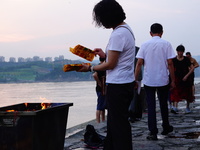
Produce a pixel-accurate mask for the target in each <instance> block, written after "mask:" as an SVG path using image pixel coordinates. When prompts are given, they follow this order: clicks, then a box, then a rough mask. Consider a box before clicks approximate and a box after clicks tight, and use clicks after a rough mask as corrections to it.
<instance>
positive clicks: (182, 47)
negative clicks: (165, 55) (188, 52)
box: [176, 45, 185, 52]
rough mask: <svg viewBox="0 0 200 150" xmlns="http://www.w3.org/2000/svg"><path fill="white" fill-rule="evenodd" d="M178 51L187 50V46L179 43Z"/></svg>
mask: <svg viewBox="0 0 200 150" xmlns="http://www.w3.org/2000/svg"><path fill="white" fill-rule="evenodd" d="M176 51H180V52H185V47H184V46H183V45H179V46H177V48H176Z"/></svg>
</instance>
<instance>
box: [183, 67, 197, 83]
mask: <svg viewBox="0 0 200 150" xmlns="http://www.w3.org/2000/svg"><path fill="white" fill-rule="evenodd" d="M194 69H195V68H194V66H193V65H192V64H191V66H190V67H189V72H188V73H187V74H186V75H185V76H184V77H183V81H186V80H187V78H188V77H189V76H190V75H191V74H192V73H193V72H194Z"/></svg>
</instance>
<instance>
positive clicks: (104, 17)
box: [93, 0, 126, 28]
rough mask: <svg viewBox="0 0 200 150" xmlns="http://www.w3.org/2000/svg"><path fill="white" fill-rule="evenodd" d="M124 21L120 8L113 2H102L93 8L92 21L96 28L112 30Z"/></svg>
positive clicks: (103, 0)
mask: <svg viewBox="0 0 200 150" xmlns="http://www.w3.org/2000/svg"><path fill="white" fill-rule="evenodd" d="M125 19H126V14H125V13H124V10H123V8H122V6H121V5H120V4H119V3H118V2H116V1H115V0H102V1H100V2H99V3H97V4H96V5H95V6H94V9H93V20H94V22H95V23H96V26H98V27H102V26H104V27H105V28H113V27H116V26H118V25H119V24H120V23H122V22H123V21H124V20H125Z"/></svg>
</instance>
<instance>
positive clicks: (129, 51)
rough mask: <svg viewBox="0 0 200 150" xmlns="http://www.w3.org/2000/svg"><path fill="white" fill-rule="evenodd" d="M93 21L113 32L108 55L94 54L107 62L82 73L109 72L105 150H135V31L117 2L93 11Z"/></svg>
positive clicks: (98, 52) (104, 3) (106, 51)
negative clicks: (132, 112)
mask: <svg viewBox="0 0 200 150" xmlns="http://www.w3.org/2000/svg"><path fill="white" fill-rule="evenodd" d="M93 19H94V21H95V23H96V26H98V27H102V26H103V27H105V28H107V29H110V28H112V29H113V31H112V33H111V35H110V39H109V42H108V45H107V47H106V50H105V53H104V52H103V50H102V49H100V48H96V49H94V52H95V54H96V55H99V57H100V58H104V59H105V62H104V63H102V64H100V65H96V66H92V67H90V66H87V65H85V64H83V67H82V68H81V69H80V70H79V71H82V72H85V71H104V70H106V84H107V87H106V102H107V111H108V116H107V136H106V140H105V145H104V150H132V134H131V126H130V123H129V121H128V117H129V112H128V107H129V105H130V102H131V100H132V98H133V91H134V90H133V88H134V80H135V77H134V60H135V38H134V34H133V32H132V30H131V28H130V27H129V26H128V25H127V24H126V23H125V22H124V20H125V19H126V15H125V13H124V11H123V8H122V7H121V5H120V4H119V3H118V2H116V1H108V0H107V1H106V0H102V1H100V2H99V3H98V4H96V5H95V7H94V9H93Z"/></svg>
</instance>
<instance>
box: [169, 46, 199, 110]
mask: <svg viewBox="0 0 200 150" xmlns="http://www.w3.org/2000/svg"><path fill="white" fill-rule="evenodd" d="M176 51H177V56H176V57H175V58H174V59H173V64H174V68H175V84H176V87H175V88H174V89H173V90H172V91H171V92H170V100H171V102H172V103H173V106H172V109H171V112H172V113H174V114H176V113H178V103H179V102H180V101H182V100H186V102H187V103H186V109H185V113H190V112H191V110H190V103H192V102H194V100H195V97H194V69H195V68H197V67H198V66H199V65H198V63H197V62H196V60H195V59H194V58H192V57H191V54H190V53H189V52H187V53H186V55H187V56H184V55H183V54H184V52H185V47H184V46H183V45H179V46H178V47H177V48H176Z"/></svg>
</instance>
